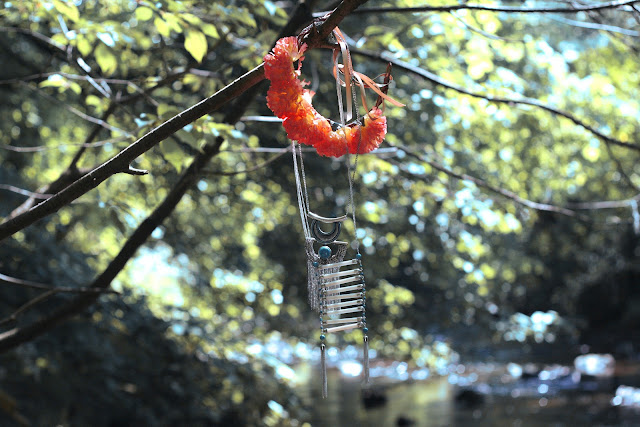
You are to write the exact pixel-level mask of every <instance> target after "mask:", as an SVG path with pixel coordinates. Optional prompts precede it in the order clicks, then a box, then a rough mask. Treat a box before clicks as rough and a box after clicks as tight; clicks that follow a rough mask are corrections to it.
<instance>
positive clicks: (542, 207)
mask: <svg viewBox="0 0 640 427" xmlns="http://www.w3.org/2000/svg"><path fill="white" fill-rule="evenodd" d="M398 148H400V149H401V150H403V151H404V152H406V153H407V155H409V156H410V157H413V158H415V159H417V160H419V161H421V162H423V163H426V164H428V165H429V166H431V167H432V168H434V169H436V170H439V171H440V172H444V173H445V174H447V175H449V176H452V177H454V178H456V179H460V180H463V181H470V182H473V183H474V184H475V185H477V186H478V187H483V188H486V189H487V190H489V191H491V192H493V193H496V194H499V195H501V196H502V197H505V198H507V199H511V200H513V201H514V202H516V203H518V204H520V205H522V206H526V207H528V208H531V209H535V210H538V211H547V212H555V213H559V214H562V215H566V216H569V217H576V216H577V214H576V212H574V211H573V210H571V209H567V208H563V207H560V206H555V205H550V204H547V203H539V202H534V201H532V200H529V199H525V198H523V197H520V196H518V195H517V194H516V193H514V192H513V191H509V190H505V189H504V188H500V187H495V186H493V185H491V184H489V183H488V182H486V181H485V180H483V179H480V178H476V177H475V176H471V175H467V174H465V173H457V172H454V171H452V170H451V169H449V168H448V167H446V166H444V165H441V164H440V163H436V162H434V161H433V160H429V159H425V158H424V157H423V156H421V155H419V154H417V153H414V152H413V150H412V149H411V148H409V147H405V146H398Z"/></svg>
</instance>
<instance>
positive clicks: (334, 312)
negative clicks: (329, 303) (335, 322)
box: [324, 305, 364, 316]
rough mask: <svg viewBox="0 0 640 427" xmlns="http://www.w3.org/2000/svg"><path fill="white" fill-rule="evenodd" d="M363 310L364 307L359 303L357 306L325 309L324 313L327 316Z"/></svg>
mask: <svg viewBox="0 0 640 427" xmlns="http://www.w3.org/2000/svg"><path fill="white" fill-rule="evenodd" d="M363 311H364V307H363V306H361V305H360V306H358V307H353V308H341V309H340V310H333V311H327V312H325V313H324V314H326V315H327V316H332V315H334V314H344V313H358V312H363Z"/></svg>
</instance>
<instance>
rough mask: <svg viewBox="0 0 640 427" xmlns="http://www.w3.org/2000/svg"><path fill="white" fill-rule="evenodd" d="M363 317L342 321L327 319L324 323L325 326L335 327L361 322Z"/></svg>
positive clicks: (346, 318)
mask: <svg viewBox="0 0 640 427" xmlns="http://www.w3.org/2000/svg"><path fill="white" fill-rule="evenodd" d="M361 320H362V317H344V318H342V319H327V320H323V321H322V323H324V324H325V325H335V324H336V323H349V322H360V321H361Z"/></svg>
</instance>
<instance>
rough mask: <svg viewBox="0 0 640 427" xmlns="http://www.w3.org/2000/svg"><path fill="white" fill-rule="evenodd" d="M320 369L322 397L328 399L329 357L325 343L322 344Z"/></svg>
mask: <svg viewBox="0 0 640 427" xmlns="http://www.w3.org/2000/svg"><path fill="white" fill-rule="evenodd" d="M320 369H322V398H323V399H326V398H327V394H328V391H327V389H328V387H327V357H326V355H325V345H324V344H320Z"/></svg>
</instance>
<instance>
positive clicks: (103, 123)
mask: <svg viewBox="0 0 640 427" xmlns="http://www.w3.org/2000/svg"><path fill="white" fill-rule="evenodd" d="M22 85H23V86H26V87H27V88H29V89H31V90H32V91H34V92H35V93H37V94H38V95H40V96H41V97H43V98H45V99H47V100H49V101H51V102H55V103H56V104H59V105H62V106H63V107H64V108H65V109H66V110H67V111H69V112H70V113H72V114H75V115H76V116H78V117H80V118H81V119H83V120H86V121H88V122H91V123H94V124H97V125H98V126H102V127H103V128H105V129H107V130H110V131H112V132H118V133H121V134H123V135H126V136H132V134H131V133H129V132H127V131H126V130H123V129H120V128H117V127H115V126H112V125H110V124H109V123H107V122H106V121H104V120H101V119H98V118H96V117H93V116H90V115H88V114H85V113H83V112H82V111H80V110H78V109H77V108H74V107H72V106H71V105H69V104H67V103H64V102H62V101H60V100H59V99H57V98H55V97H53V96H51V95H49V94H47V93H44V92H43V91H41V90H39V88H34V87H32V86H30V85H28V84H26V83H22Z"/></svg>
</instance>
